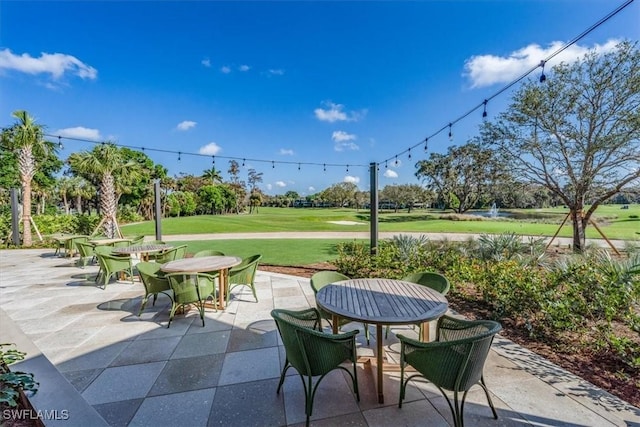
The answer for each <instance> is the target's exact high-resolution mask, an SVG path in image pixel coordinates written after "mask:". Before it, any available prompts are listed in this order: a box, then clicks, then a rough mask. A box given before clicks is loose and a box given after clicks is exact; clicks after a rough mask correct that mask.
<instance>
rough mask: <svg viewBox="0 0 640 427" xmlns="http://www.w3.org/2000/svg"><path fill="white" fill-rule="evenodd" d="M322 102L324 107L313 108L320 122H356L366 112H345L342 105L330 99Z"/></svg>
mask: <svg viewBox="0 0 640 427" xmlns="http://www.w3.org/2000/svg"><path fill="white" fill-rule="evenodd" d="M322 104H323V105H324V106H325V107H326V108H316V109H315V110H313V113H314V114H315V116H316V118H317V119H318V120H320V121H321V122H329V123H333V122H357V121H358V120H360V119H362V118H363V117H364V116H365V115H366V113H367V110H362V111H350V112H349V113H346V112H345V111H343V110H344V105H342V104H335V103H333V102H331V101H325V102H323V103H322Z"/></svg>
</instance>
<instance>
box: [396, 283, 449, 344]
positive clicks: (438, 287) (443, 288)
mask: <svg viewBox="0 0 640 427" xmlns="http://www.w3.org/2000/svg"><path fill="white" fill-rule="evenodd" d="M401 280H404V281H405V282H411V283H416V284H418V285H422V286H426V287H427V288H431V289H433V290H434V291H437V292H440V293H441V294H442V295H446V294H448V293H449V289H451V284H450V283H449V279H447V278H446V277H445V276H443V275H442V274H440V273H436V272H434V271H422V272H417V273H411V274H408V275H406V276H404V277H403V278H402V279H401ZM422 328H423V324H422V323H421V324H420V335H419V336H422ZM388 336H389V326H388V325H387V328H386V330H385V336H384V337H385V338H387V337H388Z"/></svg>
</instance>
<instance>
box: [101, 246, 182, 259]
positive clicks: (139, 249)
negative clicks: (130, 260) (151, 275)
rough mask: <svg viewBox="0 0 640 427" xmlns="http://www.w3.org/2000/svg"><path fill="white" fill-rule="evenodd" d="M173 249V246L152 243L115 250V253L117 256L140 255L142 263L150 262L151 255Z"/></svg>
mask: <svg viewBox="0 0 640 427" xmlns="http://www.w3.org/2000/svg"><path fill="white" fill-rule="evenodd" d="M172 247H173V246H171V245H158V244H154V243H150V244H146V245H131V246H125V247H122V248H115V249H114V250H113V252H114V253H117V254H140V259H141V260H142V261H148V260H149V254H152V253H155V252H161V251H164V250H166V249H171V248H172Z"/></svg>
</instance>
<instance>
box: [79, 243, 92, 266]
mask: <svg viewBox="0 0 640 427" xmlns="http://www.w3.org/2000/svg"><path fill="white" fill-rule="evenodd" d="M76 249H78V253H79V254H80V258H79V259H78V263H77V265H78V266H80V267H82V268H84V267H85V266H86V265H87V264H88V263H90V262H91V261H92V260H93V258H94V257H95V256H96V254H95V252H94V250H93V245H92V244H90V243H89V242H87V241H77V242H76Z"/></svg>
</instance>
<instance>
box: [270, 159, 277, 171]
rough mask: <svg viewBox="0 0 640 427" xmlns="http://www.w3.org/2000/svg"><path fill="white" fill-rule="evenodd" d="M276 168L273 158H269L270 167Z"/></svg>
mask: <svg viewBox="0 0 640 427" xmlns="http://www.w3.org/2000/svg"><path fill="white" fill-rule="evenodd" d="M275 168H276V164H275V163H274V161H273V160H271V169H275Z"/></svg>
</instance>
